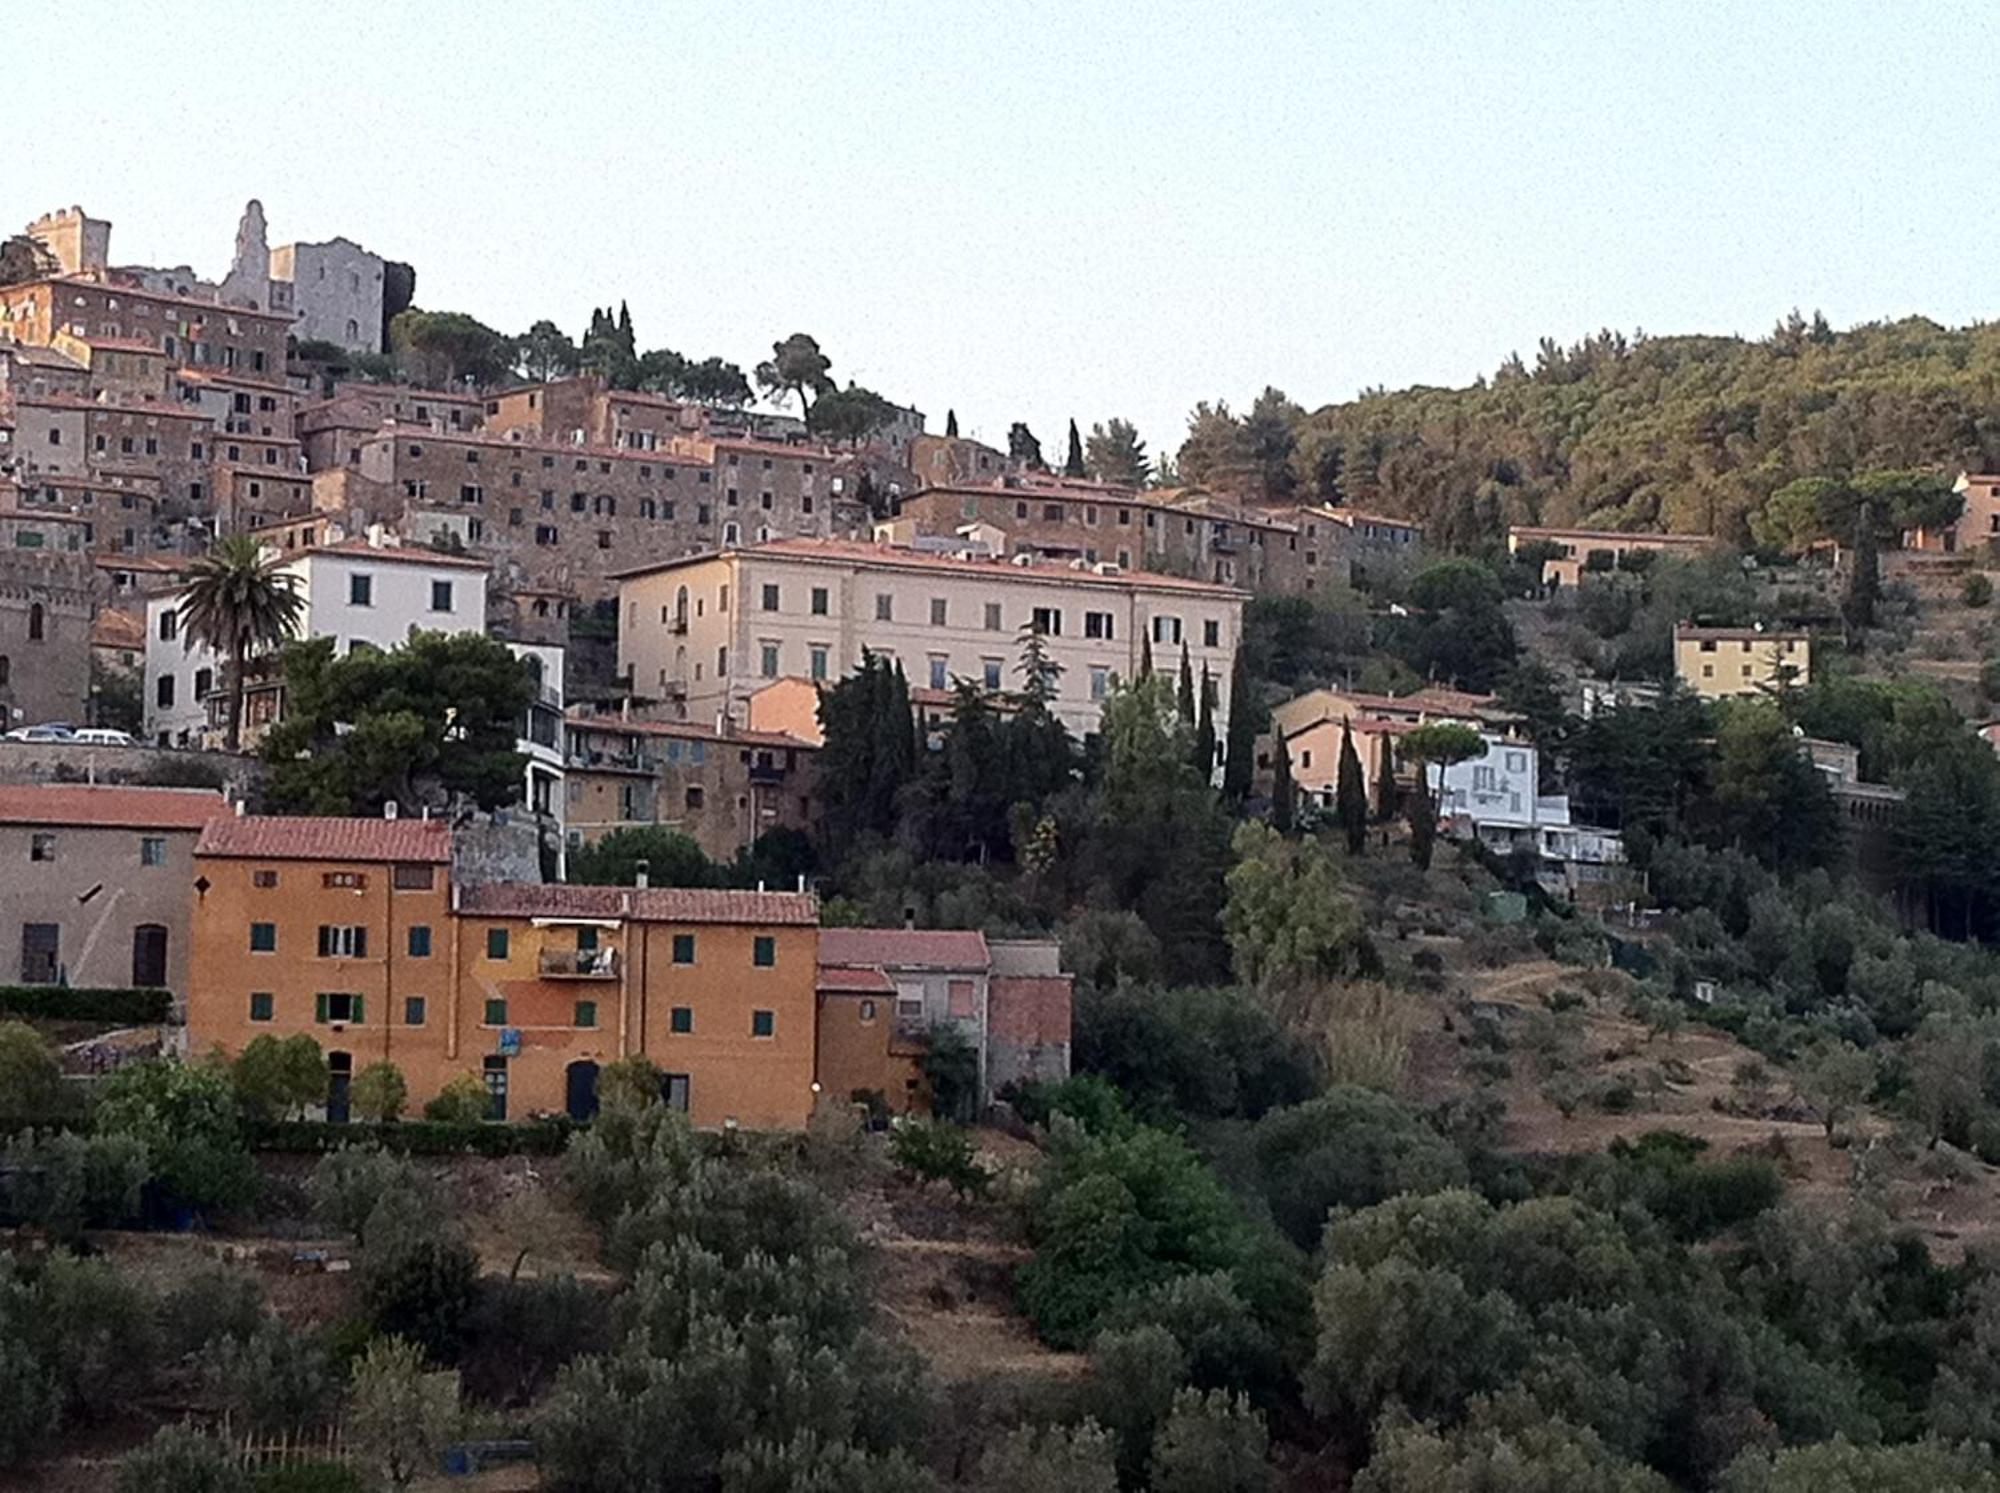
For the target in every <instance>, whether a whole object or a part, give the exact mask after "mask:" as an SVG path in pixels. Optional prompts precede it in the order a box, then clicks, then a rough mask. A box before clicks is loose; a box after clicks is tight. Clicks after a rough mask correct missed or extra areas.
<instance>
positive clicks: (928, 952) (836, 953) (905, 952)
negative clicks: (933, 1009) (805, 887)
mask: <svg viewBox="0 0 2000 1493" xmlns="http://www.w3.org/2000/svg"><path fill="white" fill-rule="evenodd" d="M819 962H820V965H821V967H822V968H824V967H826V966H828V965H843V964H844V965H862V966H868V965H877V966H883V965H886V966H888V967H890V968H905V967H913V966H917V965H932V966H934V967H937V968H940V969H985V968H986V967H987V965H988V964H990V963H991V962H992V956H991V955H989V954H988V953H987V951H986V935H985V934H983V933H980V932H978V931H977V930H976V929H975V930H972V931H965V930H961V929H952V928H822V929H821V930H820V935H819Z"/></svg>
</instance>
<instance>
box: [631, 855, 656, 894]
mask: <svg viewBox="0 0 2000 1493" xmlns="http://www.w3.org/2000/svg"><path fill="white" fill-rule="evenodd" d="M652 876H653V863H652V862H651V861H645V860H642V861H640V862H639V864H638V867H637V869H636V870H635V871H634V872H633V874H632V885H634V886H636V887H640V888H644V887H648V886H651V885H652Z"/></svg>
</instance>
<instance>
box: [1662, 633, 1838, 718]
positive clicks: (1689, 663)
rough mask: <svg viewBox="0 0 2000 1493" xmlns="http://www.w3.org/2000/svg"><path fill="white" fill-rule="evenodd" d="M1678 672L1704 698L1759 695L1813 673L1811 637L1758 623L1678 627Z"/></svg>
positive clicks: (1798, 680) (1807, 677)
mask: <svg viewBox="0 0 2000 1493" xmlns="http://www.w3.org/2000/svg"><path fill="white" fill-rule="evenodd" d="M1674 676H1675V677H1676V678H1677V679H1679V680H1680V682H1681V683H1682V684H1684V685H1686V686H1687V687H1688V688H1689V689H1691V690H1693V691H1694V692H1695V693H1696V694H1698V695H1700V696H1701V697H1702V698H1703V699H1704V700H1722V699H1728V698H1730V697H1732V696H1737V695H1760V694H1764V693H1766V692H1768V691H1770V690H1774V689H1778V688H1781V687H1782V686H1784V685H1786V684H1797V685H1803V684H1806V683H1807V682H1808V681H1810V680H1811V678H1812V637H1811V635H1810V634H1808V633H1803V632H1778V631H1768V630H1765V629H1762V628H1754V627H1690V626H1687V625H1686V624H1682V625H1680V626H1678V627H1676V628H1675V629H1674Z"/></svg>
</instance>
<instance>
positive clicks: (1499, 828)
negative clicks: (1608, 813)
mask: <svg viewBox="0 0 2000 1493" xmlns="http://www.w3.org/2000/svg"><path fill="white" fill-rule="evenodd" d="M1467 724H1470V722H1468V723H1467ZM1479 739H1480V741H1481V743H1482V744H1483V745H1484V747H1485V750H1484V751H1483V752H1482V753H1481V754H1480V755H1479V756H1477V757H1472V758H1468V759H1467V760H1466V761H1464V762H1454V763H1452V764H1451V765H1450V766H1449V767H1444V768H1439V767H1437V766H1432V767H1431V768H1429V769H1428V770H1429V772H1430V775H1431V786H1432V789H1433V790H1434V791H1435V792H1436V794H1437V802H1438V814H1439V817H1440V818H1441V819H1442V820H1443V821H1444V823H1445V825H1446V827H1447V828H1449V829H1451V830H1452V831H1454V832H1455V833H1458V834H1462V835H1465V836H1467V837H1468V838H1473V839H1477V840H1479V841H1480V842H1481V843H1482V844H1484V845H1486V846H1487V847H1489V848H1490V849H1493V850H1496V851H1498V852H1500V853H1501V854H1502V855H1505V854H1508V853H1510V852H1512V851H1514V850H1522V849H1525V850H1532V851H1533V852H1534V853H1535V855H1536V856H1537V857H1538V858H1539V860H1540V867H1539V870H1538V876H1539V879H1540V881H1541V883H1542V885H1543V886H1544V888H1546V889H1547V890H1548V891H1550V892H1551V893H1562V892H1571V893H1573V892H1575V891H1576V890H1577V889H1578V888H1579V886H1580V885H1581V884H1583V883H1588V882H1593V881H1602V880H1608V879H1609V878H1610V877H1611V876H1613V875H1615V874H1616V868H1618V867H1620V866H1622V865H1624V863H1625V845H1624V841H1623V840H1622V839H1621V837H1620V836H1619V834H1618V832H1617V831H1616V830H1606V829H1596V828H1592V827H1591V826H1588V825H1580V824H1575V823H1573V822H1572V821H1571V819H1570V809H1569V795H1568V794H1566V793H1551V794H1545V793H1543V792H1542V791H1541V753H1540V750H1539V749H1538V748H1537V747H1536V746H1535V744H1534V743H1533V742H1532V741H1528V740H1525V739H1523V738H1519V737H1514V736H1508V735H1503V734H1501V733H1499V732H1494V731H1485V730H1482V731H1481V732H1480V733H1479Z"/></svg>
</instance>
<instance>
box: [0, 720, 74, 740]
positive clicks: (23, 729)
mask: <svg viewBox="0 0 2000 1493" xmlns="http://www.w3.org/2000/svg"><path fill="white" fill-rule="evenodd" d="M0 740H4V741H75V740H76V732H75V730H74V729H72V728H71V727H69V726H66V725H64V724H63V723H62V722H61V721H50V722H48V723H47V724H46V725H41V726H16V727H15V728H14V729H13V730H11V731H9V732H8V733H7V734H6V736H4V737H0Z"/></svg>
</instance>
